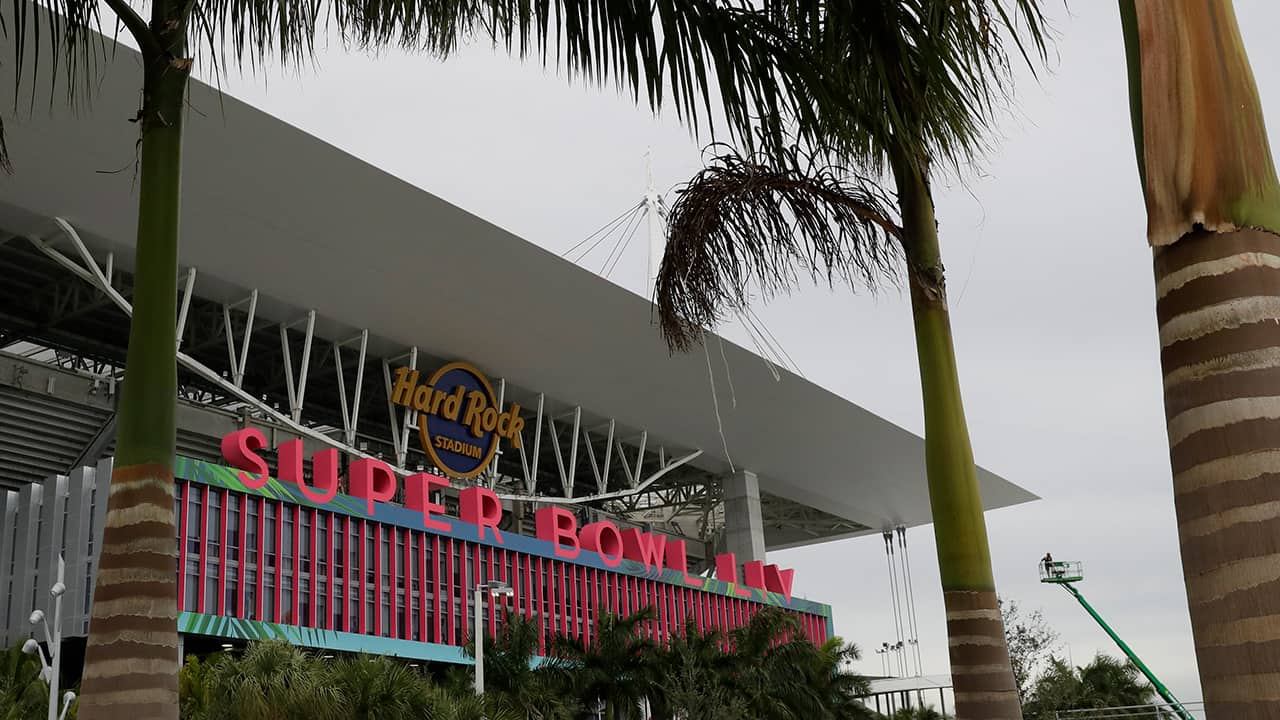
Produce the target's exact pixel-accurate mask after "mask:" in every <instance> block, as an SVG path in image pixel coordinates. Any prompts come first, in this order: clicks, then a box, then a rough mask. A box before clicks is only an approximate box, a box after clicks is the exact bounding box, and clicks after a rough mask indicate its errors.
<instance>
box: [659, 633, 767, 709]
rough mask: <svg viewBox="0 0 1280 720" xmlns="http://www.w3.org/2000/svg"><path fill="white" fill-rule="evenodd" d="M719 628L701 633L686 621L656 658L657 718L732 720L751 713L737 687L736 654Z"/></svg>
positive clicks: (660, 649)
mask: <svg viewBox="0 0 1280 720" xmlns="http://www.w3.org/2000/svg"><path fill="white" fill-rule="evenodd" d="M723 648H724V638H723V636H722V635H721V634H720V633H719V632H718V631H714V630H713V631H710V632H706V633H703V632H699V630H698V627H697V623H696V622H695V621H693V620H691V619H690V620H688V621H686V623H685V627H684V630H683V632H682V633H680V634H677V635H674V636H673V637H672V638H671V639H670V641H668V643H667V644H666V645H665V646H663V647H661V648H659V649H658V650H657V651H656V653H655V657H654V662H653V665H654V668H655V670H656V672H655V675H654V682H653V688H652V689H651V692H650V696H649V700H650V702H651V703H652V707H653V717H654V719H655V720H692V719H694V718H698V719H703V718H705V719H707V720H730V719H736V718H742V717H748V716H749V713H748V708H747V704H746V701H745V700H744V699H743V698H742V697H741V696H740V695H739V694H738V693H737V692H736V691H735V690H734V688H733V682H732V679H733V678H732V675H733V671H734V666H735V658H734V656H733V655H731V654H729V653H726V652H725V651H724V649H723Z"/></svg>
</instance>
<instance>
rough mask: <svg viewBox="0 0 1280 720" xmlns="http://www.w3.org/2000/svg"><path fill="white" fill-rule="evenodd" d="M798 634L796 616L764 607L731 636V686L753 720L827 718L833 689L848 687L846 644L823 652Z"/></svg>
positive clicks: (833, 646)
mask: <svg viewBox="0 0 1280 720" xmlns="http://www.w3.org/2000/svg"><path fill="white" fill-rule="evenodd" d="M798 629H799V626H798V624H797V623H796V621H795V619H794V618H793V617H792V616H790V615H787V614H786V613H784V612H782V611H781V610H779V609H777V608H773V607H766V608H762V609H761V610H760V611H759V612H757V613H756V614H755V615H754V616H752V617H751V619H750V620H749V621H748V622H747V624H746V625H744V626H742V627H740V628H737V629H735V630H734V631H732V632H731V633H730V635H729V637H730V645H731V646H732V648H733V651H732V652H733V661H734V667H733V673H732V674H733V680H732V682H733V687H734V690H735V691H736V692H737V693H738V694H739V695H741V697H742V698H743V700H744V701H745V702H746V704H747V706H748V707H749V708H750V711H751V717H754V718H759V720H791V719H792V718H817V717H825V716H826V714H827V712H828V710H829V705H830V700H831V698H832V696H833V689H834V688H837V687H838V688H841V689H843V688H844V686H845V682H846V678H845V677H844V673H845V672H846V671H845V669H844V668H843V667H842V664H843V659H844V657H845V654H844V651H843V648H844V646H843V644H842V643H840V642H839V641H837V642H835V643H832V644H831V646H830V647H828V646H825V645H824V646H823V648H822V652H821V653H820V652H819V649H818V648H817V647H816V646H814V644H813V643H812V642H810V641H809V640H808V639H805V638H803V637H801V636H800V634H799V632H798Z"/></svg>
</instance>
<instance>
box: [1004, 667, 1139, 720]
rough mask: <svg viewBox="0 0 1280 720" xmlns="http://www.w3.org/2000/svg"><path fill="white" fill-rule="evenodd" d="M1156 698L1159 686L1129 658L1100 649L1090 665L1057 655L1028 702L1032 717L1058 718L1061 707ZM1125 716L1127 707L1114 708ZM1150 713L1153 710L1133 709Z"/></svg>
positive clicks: (1136, 702) (1131, 703)
mask: <svg viewBox="0 0 1280 720" xmlns="http://www.w3.org/2000/svg"><path fill="white" fill-rule="evenodd" d="M1153 698H1155V689H1154V688H1152V687H1151V685H1150V684H1148V683H1147V682H1146V681H1145V680H1143V679H1142V673H1141V672H1140V671H1139V670H1138V668H1137V667H1135V666H1134V664H1133V663H1132V662H1129V661H1128V660H1123V661H1122V660H1120V659H1119V658H1115V657H1111V656H1110V655H1103V654H1101V653H1099V654H1098V655H1097V656H1096V657H1094V659H1093V661H1092V662H1090V663H1089V664H1088V665H1085V666H1084V667H1080V668H1074V667H1071V666H1070V665H1068V664H1067V663H1066V662H1064V661H1062V660H1061V659H1060V658H1054V659H1053V661H1052V662H1050V663H1049V667H1048V668H1047V669H1046V670H1045V672H1044V674H1043V675H1041V676H1040V677H1039V678H1038V679H1037V680H1036V682H1035V686H1034V689H1033V690H1032V692H1031V699H1030V701H1029V702H1028V703H1027V717H1028V718H1029V720H1054V718H1056V717H1057V713H1058V712H1059V711H1061V710H1090V709H1103V708H1132V707H1134V706H1136V705H1145V704H1148V703H1150V702H1151V701H1152V699H1153ZM1114 714H1115V715H1117V716H1122V715H1123V711H1118V710H1117V711H1114ZM1133 714H1134V715H1135V716H1139V715H1143V716H1149V715H1150V712H1149V711H1138V710H1135V711H1133Z"/></svg>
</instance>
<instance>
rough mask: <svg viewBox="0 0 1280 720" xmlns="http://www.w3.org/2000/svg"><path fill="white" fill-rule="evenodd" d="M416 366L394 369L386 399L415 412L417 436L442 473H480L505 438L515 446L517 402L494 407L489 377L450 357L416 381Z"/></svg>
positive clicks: (518, 425)
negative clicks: (416, 416) (389, 394)
mask: <svg viewBox="0 0 1280 720" xmlns="http://www.w3.org/2000/svg"><path fill="white" fill-rule="evenodd" d="M420 377H421V373H420V372H419V371H418V370H410V369H409V368H400V369H398V370H396V381H395V385H394V386H393V387H392V389H391V402H393V403H395V404H396V405H402V406H404V407H406V408H409V409H411V410H415V411H417V413H418V438H419V439H420V440H421V442H422V449H423V450H424V451H425V452H426V453H427V457H429V458H431V460H432V462H433V463H434V464H435V465H436V466H437V467H439V468H440V469H441V470H442V471H443V472H444V474H446V475H448V476H450V477H455V478H461V479H467V478H473V477H475V476H476V475H479V474H480V473H482V472H484V469H485V468H486V467H488V466H489V462H490V461H491V460H493V456H494V453H496V452H497V451H498V443H499V442H500V441H502V440H506V441H507V442H509V443H511V446H512V447H513V448H519V447H520V431H521V430H522V429H524V418H521V417H520V405H518V404H517V403H511V405H510V406H509V407H508V408H507V411H506V412H503V411H502V408H500V407H499V406H498V399H497V398H496V397H495V396H494V394H493V386H492V385H490V384H489V379H488V378H486V377H485V376H484V374H483V373H481V372H480V371H479V370H477V369H476V368H474V367H473V366H471V365H469V364H467V363H463V362H453V363H449V364H448V365H445V366H444V367H442V368H440V369H439V370H436V372H435V374H433V375H432V376H431V378H430V379H429V380H427V381H426V382H425V383H419V382H418V380H419V378H420Z"/></svg>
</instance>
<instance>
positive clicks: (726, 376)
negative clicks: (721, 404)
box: [716, 335, 738, 409]
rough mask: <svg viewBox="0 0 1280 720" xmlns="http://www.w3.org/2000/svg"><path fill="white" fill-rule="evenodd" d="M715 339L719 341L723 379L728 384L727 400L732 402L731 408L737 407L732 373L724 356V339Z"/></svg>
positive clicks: (718, 337)
mask: <svg viewBox="0 0 1280 720" xmlns="http://www.w3.org/2000/svg"><path fill="white" fill-rule="evenodd" d="M716 339H717V340H719V341H720V360H721V361H722V362H724V379H725V380H727V381H728V382H729V399H730V400H732V401H733V407H734V408H735V409H736V408H737V407H738V393H737V391H735V390H734V389H733V373H731V372H729V358H728V357H726V356H725V354H724V337H723V336H721V335H717V336H716Z"/></svg>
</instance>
